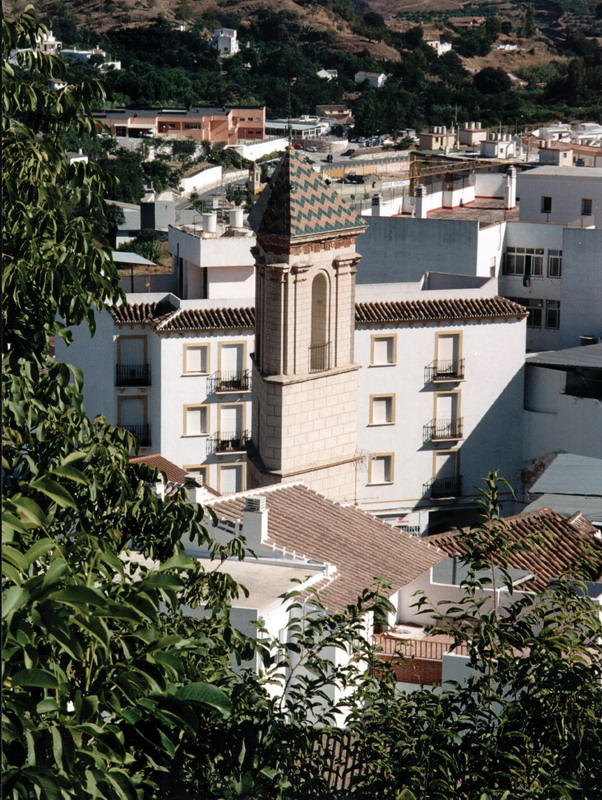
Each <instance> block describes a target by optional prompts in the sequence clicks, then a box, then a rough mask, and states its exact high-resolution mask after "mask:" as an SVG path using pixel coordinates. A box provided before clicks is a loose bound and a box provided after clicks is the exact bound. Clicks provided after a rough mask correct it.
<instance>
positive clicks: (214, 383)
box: [209, 369, 251, 394]
mask: <svg viewBox="0 0 602 800" xmlns="http://www.w3.org/2000/svg"><path fill="white" fill-rule="evenodd" d="M250 390H251V370H248V369H244V370H237V371H234V372H222V371H218V372H214V373H213V375H212V376H211V378H210V379H209V391H211V392H216V393H218V394H219V393H221V392H223V393H228V392H249V391H250Z"/></svg>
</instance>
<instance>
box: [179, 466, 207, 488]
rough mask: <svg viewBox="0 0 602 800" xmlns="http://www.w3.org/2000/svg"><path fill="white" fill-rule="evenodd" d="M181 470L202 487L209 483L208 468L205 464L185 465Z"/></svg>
mask: <svg viewBox="0 0 602 800" xmlns="http://www.w3.org/2000/svg"><path fill="white" fill-rule="evenodd" d="M183 469H184V470H185V472H186V474H187V475H193V476H194V477H195V478H196V480H197V481H198V482H199V483H200V484H201V485H202V486H207V484H208V483H209V467H208V466H207V465H206V464H205V465H203V464H185V465H184V468H183Z"/></svg>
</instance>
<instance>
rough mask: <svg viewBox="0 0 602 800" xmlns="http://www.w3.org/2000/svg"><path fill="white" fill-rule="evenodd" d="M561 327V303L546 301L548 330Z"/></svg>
mask: <svg viewBox="0 0 602 800" xmlns="http://www.w3.org/2000/svg"><path fill="white" fill-rule="evenodd" d="M559 327H560V301H559V300H546V328H559Z"/></svg>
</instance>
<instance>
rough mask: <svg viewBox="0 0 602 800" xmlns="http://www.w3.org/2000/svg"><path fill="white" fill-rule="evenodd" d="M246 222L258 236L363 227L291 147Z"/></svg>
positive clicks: (314, 232) (288, 237)
mask: <svg viewBox="0 0 602 800" xmlns="http://www.w3.org/2000/svg"><path fill="white" fill-rule="evenodd" d="M249 225H250V227H251V228H253V230H254V231H255V232H256V233H257V235H259V236H261V235H262V234H263V235H267V236H278V237H282V238H286V239H291V238H293V237H295V236H308V235H311V234H320V233H328V232H331V231H332V232H334V231H341V230H349V229H353V228H355V229H357V228H360V229H361V230H364V229H365V227H366V225H365V224H364V222H363V220H362V219H361V218H360V217H359V216H358V215H357V214H356V213H355V211H353V210H352V209H350V208H348V207H347V206H346V205H345V203H344V201H343V200H342V199H341V197H340V196H339V195H338V194H337V193H336V191H335V190H334V189H331V188H330V187H328V186H327V185H326V183H325V182H324V179H323V178H322V176H321V175H319V174H318V173H316V172H314V171H313V169H312V168H311V166H310V165H308V164H305V163H304V162H303V156H301V155H299V153H298V152H297V151H296V150H294V149H293V148H292V147H288V148H287V149H286V152H285V154H284V156H283V157H282V160H281V161H280V163H279V165H278V166H277V167H276V169H275V171H274V173H273V175H272V177H271V178H270V182H269V183H268V185H267V186H266V187H265V189H264V190H263V192H262V193H261V195H260V197H259V200H258V201H257V203H256V204H255V206H254V207H253V209H252V211H251V214H250V215H249Z"/></svg>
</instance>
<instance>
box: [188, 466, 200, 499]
mask: <svg viewBox="0 0 602 800" xmlns="http://www.w3.org/2000/svg"><path fill="white" fill-rule="evenodd" d="M188 481H196V482H197V483H199V484H201V485H200V487H199V486H188V487H187V488H188V499H189V500H190V502H191V503H200V502H201V497H202V495H203V478H202V477H201V476H200V475H197V474H196V473H194V472H187V473H186V482H187V483H188Z"/></svg>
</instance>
